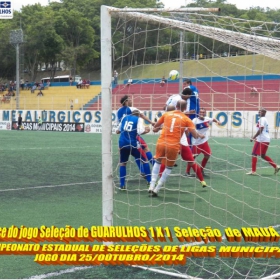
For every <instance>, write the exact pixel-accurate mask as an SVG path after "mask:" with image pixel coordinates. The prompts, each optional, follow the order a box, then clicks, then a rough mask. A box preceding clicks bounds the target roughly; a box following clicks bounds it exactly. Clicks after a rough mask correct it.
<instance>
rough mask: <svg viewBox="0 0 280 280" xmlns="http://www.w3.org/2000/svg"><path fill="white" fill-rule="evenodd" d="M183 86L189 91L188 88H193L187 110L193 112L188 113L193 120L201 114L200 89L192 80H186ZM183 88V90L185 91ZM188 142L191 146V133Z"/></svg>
mask: <svg viewBox="0 0 280 280" xmlns="http://www.w3.org/2000/svg"><path fill="white" fill-rule="evenodd" d="M183 88H184V90H187V91H189V90H188V89H190V90H191V95H190V97H189V99H188V102H187V111H188V112H191V114H188V117H189V118H190V119H191V120H193V119H194V118H196V117H197V116H198V114H199V110H200V104H199V91H198V89H197V88H196V87H195V86H194V85H193V84H192V81H191V80H188V79H186V80H184V82H183ZM184 90H183V92H184ZM188 142H189V145H190V147H191V145H192V135H191V134H189V136H188Z"/></svg>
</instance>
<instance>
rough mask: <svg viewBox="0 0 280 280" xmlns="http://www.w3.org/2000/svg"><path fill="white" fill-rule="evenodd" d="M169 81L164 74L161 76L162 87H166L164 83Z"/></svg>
mask: <svg viewBox="0 0 280 280" xmlns="http://www.w3.org/2000/svg"><path fill="white" fill-rule="evenodd" d="M166 83H167V80H166V79H165V76H163V77H162V78H161V81H160V86H161V87H164V85H165V84H166Z"/></svg>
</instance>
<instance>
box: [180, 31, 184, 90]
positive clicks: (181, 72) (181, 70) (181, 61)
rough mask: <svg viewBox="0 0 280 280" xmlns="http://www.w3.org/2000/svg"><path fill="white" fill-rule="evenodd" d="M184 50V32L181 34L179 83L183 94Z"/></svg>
mask: <svg viewBox="0 0 280 280" xmlns="http://www.w3.org/2000/svg"><path fill="white" fill-rule="evenodd" d="M183 49H184V44H183V31H181V32H180V81H179V92H180V93H182V91H183V77H184V73H183V69H184V68H183Z"/></svg>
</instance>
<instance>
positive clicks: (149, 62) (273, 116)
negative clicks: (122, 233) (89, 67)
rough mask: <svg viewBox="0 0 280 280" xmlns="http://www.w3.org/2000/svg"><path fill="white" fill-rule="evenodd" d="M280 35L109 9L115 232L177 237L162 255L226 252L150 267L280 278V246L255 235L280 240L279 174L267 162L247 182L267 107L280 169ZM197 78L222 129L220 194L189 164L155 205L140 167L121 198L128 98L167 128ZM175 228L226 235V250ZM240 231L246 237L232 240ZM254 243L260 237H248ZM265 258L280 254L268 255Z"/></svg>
mask: <svg viewBox="0 0 280 280" xmlns="http://www.w3.org/2000/svg"><path fill="white" fill-rule="evenodd" d="M279 37H280V32H279V25H278V24H276V23H269V22H261V21H251V20H245V19H237V18H231V17H228V16H227V17H225V16H221V15H220V14H219V12H218V9H203V8H200V9H199V8H197V9H196V8H184V9H181V10H170V9H169V10H164V9H142V10H139V9H138V10H137V9H130V8H125V9H117V8H112V7H106V6H102V7H101V50H102V53H101V62H102V70H101V78H102V145H103V146H102V168H103V173H102V179H103V225H105V226H111V225H112V226H144V227H146V228H147V229H149V228H151V227H162V228H166V227H167V228H169V229H170V230H171V232H172V234H173V241H172V242H171V241H169V240H168V239H167V241H166V242H165V243H164V244H163V243H161V244H160V245H162V246H164V245H170V246H176V245H178V246H179V248H182V246H186V247H188V246H192V247H188V248H189V250H207V249H205V248H204V246H206V247H209V246H215V247H216V255H215V256H214V257H209V256H205V255H203V256H202V255H200V256H199V257H195V255H196V254H195V253H193V254H192V253H191V254H190V255H188V256H187V261H186V264H184V265H176V264H170V262H169V263H168V262H166V264H159V265H157V266H152V267H148V268H151V269H154V271H155V270H156V271H159V272H165V273H168V274H171V275H173V276H176V277H182V278H187V277H196V278H224V279H225V278H264V277H274V276H275V275H276V276H277V274H278V273H280V267H279V260H278V257H279V253H278V254H277V253H276V251H277V250H280V248H278V246H279V242H278V239H277V238H276V239H270V240H268V239H265V238H264V239H262V238H261V237H256V236H255V235H258V233H260V230H261V228H268V227H272V228H273V229H274V230H275V231H276V232H278V231H279V228H280V207H279V205H280V192H279V190H280V183H279V174H276V175H275V174H274V173H275V167H273V166H271V165H270V164H269V163H268V161H267V160H265V159H262V158H261V157H258V162H257V174H258V176H250V175H247V174H246V173H248V172H250V171H251V164H252V148H253V145H254V143H252V142H250V138H251V137H252V136H253V135H254V134H255V133H256V124H257V121H258V118H259V115H258V111H259V109H260V108H261V107H264V108H265V109H266V110H267V112H266V119H267V121H268V124H269V134H270V137H271V142H270V145H269V149H268V151H267V155H268V156H269V157H270V158H271V159H272V160H273V162H275V164H280V153H279V144H278V140H277V139H279V131H278V128H279V123H280V115H279V112H278V109H279V105H280V95H279V89H280V76H279V71H280V67H279V58H280V41H279V40H278V38H279ZM171 70H177V71H178V73H179V77H178V79H175V80H174V79H173V78H172V79H170V77H169V73H170V71H171ZM185 79H190V80H191V82H192V85H194V86H195V87H196V88H197V89H198V91H199V100H200V107H202V108H204V109H205V110H206V115H207V116H208V117H210V118H215V119H217V120H218V121H219V122H220V125H217V124H216V123H213V124H212V125H211V126H210V127H209V140H208V143H209V146H210V147H211V151H212V155H211V157H210V158H209V159H208V161H207V164H206V165H205V168H204V173H205V177H204V179H205V181H206V182H207V185H208V187H207V188H202V187H201V184H200V182H199V180H198V179H197V178H195V177H186V176H185V173H186V166H187V163H186V162H185V161H183V160H182V159H181V157H180V156H179V157H178V159H177V162H176V167H174V168H173V169H172V173H171V175H170V177H169V178H168V179H167V181H166V183H165V184H164V186H163V188H162V189H161V190H160V192H159V195H158V197H149V195H148V187H147V182H146V180H145V178H144V179H143V178H142V177H141V176H140V175H141V171H140V170H139V169H138V167H137V165H136V163H135V161H134V159H133V157H130V158H129V161H128V162H127V164H126V181H125V182H126V183H125V184H126V188H127V190H126V191H120V190H119V187H120V173H119V146H118V139H119V136H118V135H116V134H115V131H116V127H117V125H116V120H117V110H118V109H119V108H120V107H121V106H122V104H121V103H120V100H121V98H122V97H123V96H125V95H127V96H129V98H130V99H131V102H132V106H133V107H136V108H138V109H139V110H141V111H142V112H143V114H144V115H146V117H147V118H148V119H149V120H151V121H155V120H157V119H158V118H159V117H160V116H161V115H162V114H163V113H164V109H163V108H164V106H165V104H166V101H167V99H168V98H169V97H170V96H171V95H173V94H178V93H179V92H181V91H182V89H183V87H184V86H185V84H184V80H185ZM143 122H144V125H146V126H150V127H151V125H150V124H149V122H148V121H143ZM158 137H159V134H158V133H153V132H150V133H149V134H147V135H144V136H143V138H144V139H145V141H146V143H147V145H148V148H149V150H150V152H151V153H152V154H154V152H155V146H156V142H157V139H158ZM203 160H204V156H203V154H200V155H199V156H197V157H196V162H197V163H198V164H200V165H201V164H203ZM204 163H205V162H204ZM150 168H151V169H152V164H151V167H150ZM175 227H179V228H180V229H186V230H188V229H189V228H190V229H205V228H206V227H211V228H212V229H217V230H219V231H220V232H221V233H222V238H221V242H217V241H216V242H209V243H208V244H204V242H199V241H195V242H192V241H190V242H188V241H187V239H185V240H183V241H182V240H178V238H176V234H175V233H174V228H175ZM228 228H231V229H237V230H238V231H239V232H241V233H243V236H242V235H241V238H240V239H238V238H237V240H235V241H234V242H230V241H232V240H230V238H229V237H228V236H226V235H225V230H226V229H228ZM242 229H243V231H242ZM250 229H252V231H250ZM244 230H245V231H244ZM246 230H247V231H246ZM246 234H248V235H250V234H251V235H252V236H251V237H250V238H249V239H246ZM273 240H274V241H273ZM263 241H266V242H263ZM153 243H157V244H159V243H160V242H159V241H157V242H156V241H155V240H152V241H151V244H153ZM195 246H197V247H195ZM272 247H275V249H271V248H272ZM279 247H280V246H279ZM191 248H193V249H191ZM277 248H278V249H277ZM223 250H225V251H226V252H227V253H224V251H223ZM227 250H228V251H227ZM265 250H266V251H269V250H272V251H273V250H274V251H273V253H272V254H266V253H260V254H257V252H262V251H265ZM279 252H280V251H279Z"/></svg>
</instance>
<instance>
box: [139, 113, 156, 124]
mask: <svg viewBox="0 0 280 280" xmlns="http://www.w3.org/2000/svg"><path fill="white" fill-rule="evenodd" d="M140 117H141V118H142V119H143V120H145V121H147V122H148V123H150V124H151V125H152V126H154V125H155V123H154V122H153V121H151V120H150V119H149V118H148V117H146V116H145V115H144V114H142V113H141V114H140Z"/></svg>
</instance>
